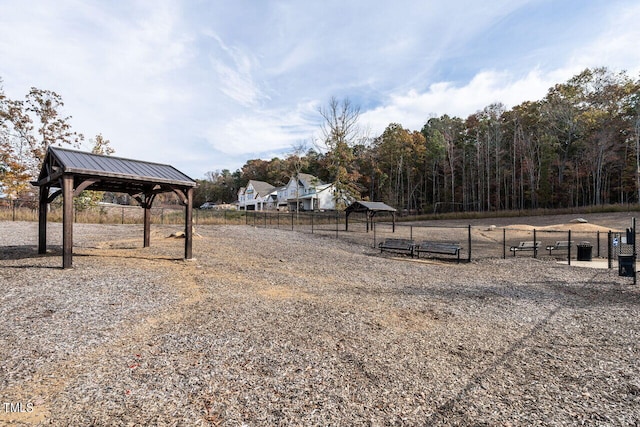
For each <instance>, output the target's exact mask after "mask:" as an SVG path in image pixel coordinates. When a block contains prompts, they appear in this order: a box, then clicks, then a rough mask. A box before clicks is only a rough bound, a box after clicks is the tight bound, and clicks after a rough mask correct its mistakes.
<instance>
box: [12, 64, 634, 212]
mask: <svg viewBox="0 0 640 427" xmlns="http://www.w3.org/2000/svg"><path fill="white" fill-rule="evenodd" d="M63 105H64V104H63V102H62V98H61V97H60V96H59V95H58V94H56V93H55V92H52V91H48V90H42V89H37V88H32V89H31V90H30V92H29V93H28V94H27V95H26V96H25V99H24V100H12V99H9V98H8V97H6V96H5V94H4V92H3V90H2V80H1V79H0V186H1V190H2V192H3V193H4V194H5V195H9V196H10V197H21V195H23V194H25V192H28V191H30V188H29V181H30V180H32V179H33V178H34V177H35V176H37V173H38V171H39V168H40V164H41V162H42V159H43V156H44V153H45V152H46V148H47V147H48V146H49V145H51V144H56V145H70V146H73V147H78V146H79V145H80V143H81V142H82V141H83V139H84V137H83V136H82V134H79V133H76V132H74V131H73V130H72V129H71V126H70V124H69V120H70V118H71V117H70V116H64V115H63V114H61V107H62V106H63ZM318 113H319V118H320V119H321V122H322V123H321V132H320V135H321V136H320V137H319V138H317V139H315V140H309V141H303V142H300V143H299V144H297V145H296V146H295V147H292V150H291V152H290V154H288V155H287V156H284V158H278V157H276V158H272V159H271V160H261V159H252V160H248V161H247V162H246V163H245V164H244V165H243V166H242V168H240V169H238V170H236V171H235V172H231V171H230V170H222V171H213V172H208V173H207V176H206V177H205V178H204V179H200V180H197V181H198V184H199V186H198V188H197V189H196V192H195V197H194V203H195V204H196V206H199V204H201V203H204V202H205V201H212V202H220V203H233V202H234V201H235V200H236V196H237V192H238V190H239V188H240V187H242V186H245V185H246V184H247V182H248V181H249V180H251V179H254V180H260V181H266V182H269V183H271V184H272V185H275V186H280V185H285V184H286V183H287V182H288V180H289V178H290V177H291V176H293V175H295V174H296V173H299V172H304V173H308V174H312V175H315V176H317V177H318V178H319V179H321V180H322V181H324V182H328V183H334V184H335V185H336V188H337V189H338V190H339V192H342V193H343V194H349V195H351V196H352V197H353V198H355V199H363V200H371V201H383V202H385V203H387V204H389V205H392V206H394V207H396V208H398V209H407V210H415V211H424V212H432V211H436V210H437V211H492V210H504V209H516V210H519V209H535V208H566V207H582V206H593V205H603V204H609V203H639V202H640V169H639V165H640V80H638V79H633V78H631V77H629V76H628V75H627V74H626V72H624V71H622V72H614V71H611V70H609V69H607V68H604V67H602V68H593V69H585V70H584V71H582V72H581V73H579V74H577V75H575V76H573V77H572V78H570V79H569V80H568V81H566V82H564V83H559V84H556V85H555V86H553V87H552V88H550V89H549V90H548V92H547V94H546V96H545V97H544V98H543V99H541V100H538V101H526V102H523V103H521V104H519V105H516V106H514V107H512V108H510V109H507V108H506V107H505V106H504V105H503V104H501V103H496V104H492V105H489V106H487V107H485V108H484V109H482V110H481V111H477V112H475V113H473V114H471V115H469V116H468V117H466V118H460V117H455V116H449V115H447V114H445V115H442V116H439V117H430V118H427V119H426V121H425V124H424V125H423V126H422V129H420V130H410V129H406V128H405V127H403V126H402V124H400V123H390V124H389V125H388V126H387V127H386V129H385V130H384V131H383V132H382V134H380V135H378V136H373V137H371V136H369V135H367V134H366V132H363V130H362V129H361V128H360V126H359V123H358V121H359V118H360V109H359V107H357V106H355V105H353V104H352V103H351V102H350V101H349V100H348V99H345V100H342V101H340V100H337V99H336V98H331V100H330V101H329V103H328V104H327V105H326V106H325V107H321V108H320V109H319V110H318ZM92 142H94V145H95V146H101V145H103V144H104V142H105V140H104V139H103V138H102V135H98V136H97V137H96V140H93V141H92ZM106 143H107V144H108V140H106Z"/></svg>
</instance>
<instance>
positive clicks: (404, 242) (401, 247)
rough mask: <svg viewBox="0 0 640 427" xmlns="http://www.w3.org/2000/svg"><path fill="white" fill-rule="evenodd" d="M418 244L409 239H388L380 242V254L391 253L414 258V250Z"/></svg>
mask: <svg viewBox="0 0 640 427" xmlns="http://www.w3.org/2000/svg"><path fill="white" fill-rule="evenodd" d="M415 245H416V243H415V242H414V241H413V240H409V239H386V240H385V241H384V242H380V243H379V244H378V247H379V248H380V252H381V253H382V252H383V251H389V252H397V253H404V254H408V255H411V256H412V257H413V250H414V247H415Z"/></svg>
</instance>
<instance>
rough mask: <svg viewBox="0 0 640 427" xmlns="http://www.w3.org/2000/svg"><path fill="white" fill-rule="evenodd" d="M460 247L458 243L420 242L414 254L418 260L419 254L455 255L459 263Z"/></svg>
mask: <svg viewBox="0 0 640 427" xmlns="http://www.w3.org/2000/svg"><path fill="white" fill-rule="evenodd" d="M461 250H462V246H460V244H459V243H447V242H420V243H418V244H417V245H416V246H415V248H414V252H415V253H416V255H417V256H418V258H420V253H421V252H424V253H432V254H440V255H455V256H456V257H457V258H458V261H460V251H461Z"/></svg>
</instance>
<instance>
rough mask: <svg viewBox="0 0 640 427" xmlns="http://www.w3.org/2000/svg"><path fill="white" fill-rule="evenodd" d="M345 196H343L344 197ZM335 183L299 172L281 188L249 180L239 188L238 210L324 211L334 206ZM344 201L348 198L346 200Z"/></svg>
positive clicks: (332, 208)
mask: <svg viewBox="0 0 640 427" xmlns="http://www.w3.org/2000/svg"><path fill="white" fill-rule="evenodd" d="M343 198H344V197H343ZM336 199H337V197H336V195H335V186H334V185H333V184H326V183H324V182H322V181H321V180H320V179H318V178H317V177H315V176H313V175H309V174H306V173H300V174H298V175H297V176H296V177H291V179H289V182H288V183H287V185H285V186H284V187H278V188H276V187H274V186H272V185H271V184H269V183H267V182H263V181H255V180H251V181H249V183H248V184H247V186H246V187H242V188H241V189H240V191H238V209H240V210H258V211H262V210H279V211H296V210H300V211H311V210H314V211H318V210H321V211H324V210H335V209H336ZM345 201H346V204H347V205H348V204H349V200H347V199H345Z"/></svg>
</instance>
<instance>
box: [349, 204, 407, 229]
mask: <svg viewBox="0 0 640 427" xmlns="http://www.w3.org/2000/svg"><path fill="white" fill-rule="evenodd" d="M354 212H362V213H365V214H366V216H367V232H369V223H372V224H373V217H374V216H375V215H376V214H377V213H379V212H387V213H390V214H391V215H392V218H393V231H394V232H395V231H396V209H395V208H392V207H391V206H389V205H387V204H385V203H382V202H363V201H360V200H357V201H355V202H353V203H351V204H350V205H349V206H347V208H346V209H345V229H346V230H347V231H348V230H349V215H351V214H352V213H354Z"/></svg>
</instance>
